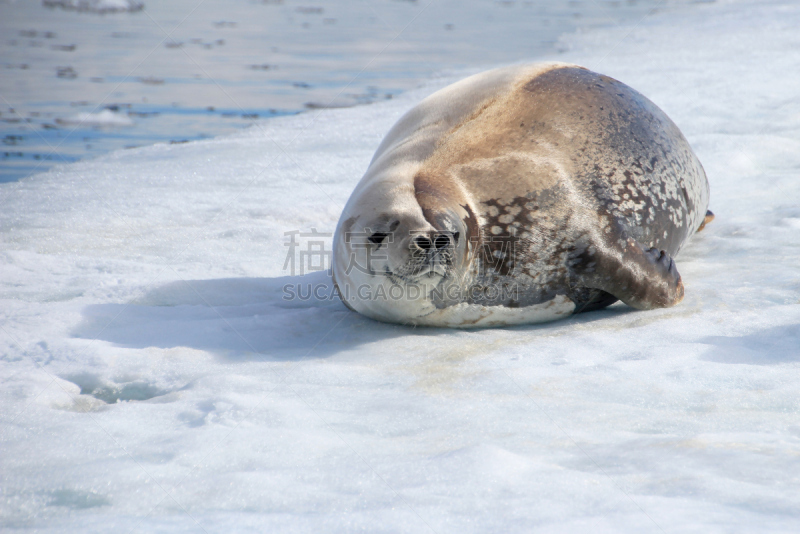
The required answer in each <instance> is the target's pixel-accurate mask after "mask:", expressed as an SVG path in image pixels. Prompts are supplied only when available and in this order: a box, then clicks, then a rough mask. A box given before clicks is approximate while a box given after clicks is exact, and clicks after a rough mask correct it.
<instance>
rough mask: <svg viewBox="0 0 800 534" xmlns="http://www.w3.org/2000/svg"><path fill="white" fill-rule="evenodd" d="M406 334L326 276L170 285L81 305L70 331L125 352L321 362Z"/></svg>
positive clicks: (173, 283) (205, 281) (176, 283)
mask: <svg viewBox="0 0 800 534" xmlns="http://www.w3.org/2000/svg"><path fill="white" fill-rule="evenodd" d="M409 333H410V329H409V328H408V327H403V326H400V325H389V324H383V323H379V322H376V321H373V320H371V319H368V318H366V317H363V316H361V315H359V314H357V313H354V312H352V311H350V310H348V309H347V308H345V306H344V305H343V304H342V303H341V301H340V300H339V299H338V298H336V297H334V293H333V284H332V282H331V279H330V277H329V276H328V275H327V273H325V272H319V273H312V274H310V275H306V276H294V277H280V278H228V279H217V280H188V281H183V280H179V281H175V282H170V283H168V284H166V285H163V286H160V287H158V288H155V289H153V290H151V291H149V292H148V293H147V294H145V295H144V296H143V297H141V298H138V299H136V300H134V301H132V302H129V303H127V304H98V305H92V306H88V307H86V308H85V309H84V310H83V320H82V321H81V323H80V324H79V325H78V326H77V327H76V328H75V329H74V331H73V332H72V334H73V336H74V337H78V338H86V339H101V340H105V341H109V342H112V343H115V344H116V345H119V346H123V347H131V348H145V347H160V348H173V347H189V348H194V349H199V350H204V351H209V352H213V353H216V354H219V355H220V356H221V357H224V358H229V359H233V360H236V361H242V360H249V359H265V360H288V359H298V358H306V357H308V358H314V357H326V356H329V355H331V354H335V353H337V352H341V351H344V350H347V349H348V348H352V347H354V346H358V345H363V344H367V343H371V342H373V341H379V340H385V339H388V338H392V337H395V336H400V335H407V334H409Z"/></svg>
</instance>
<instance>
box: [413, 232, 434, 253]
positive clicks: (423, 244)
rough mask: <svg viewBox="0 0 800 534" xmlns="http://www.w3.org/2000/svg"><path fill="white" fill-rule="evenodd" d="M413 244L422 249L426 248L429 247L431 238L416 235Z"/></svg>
mask: <svg viewBox="0 0 800 534" xmlns="http://www.w3.org/2000/svg"><path fill="white" fill-rule="evenodd" d="M414 244H415V245H417V247H419V248H421V249H422V250H428V249H429V248H431V244H432V243H431V240H430V239H428V238H427V237H425V236H422V235H418V236H417V237H415V238H414Z"/></svg>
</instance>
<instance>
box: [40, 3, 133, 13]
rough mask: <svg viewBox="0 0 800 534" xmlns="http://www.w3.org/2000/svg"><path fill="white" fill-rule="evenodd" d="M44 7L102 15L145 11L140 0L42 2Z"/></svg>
mask: <svg viewBox="0 0 800 534" xmlns="http://www.w3.org/2000/svg"><path fill="white" fill-rule="evenodd" d="M42 5H44V6H46V7H51V8H52V7H60V8H62V9H66V10H72V11H79V12H84V11H85V12H89V13H99V14H101V15H104V14H106V13H121V12H125V11H129V12H136V11H141V10H142V9H144V3H143V2H139V1H138V0H42Z"/></svg>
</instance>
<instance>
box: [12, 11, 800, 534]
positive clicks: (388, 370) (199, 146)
mask: <svg viewBox="0 0 800 534" xmlns="http://www.w3.org/2000/svg"><path fill="white" fill-rule="evenodd" d="M798 27H800V4H798V3H797V2H794V1H792V0H785V1H765V0H750V1H745V0H743V1H736V0H725V1H719V2H716V3H710V4H703V5H699V6H695V7H693V8H691V9H686V10H682V11H681V12H679V13H677V12H676V13H659V14H655V15H653V16H650V17H647V18H645V19H643V20H642V21H640V22H639V23H638V24H631V25H627V26H621V27H613V28H607V29H602V30H595V31H592V32H590V33H585V34H582V35H572V36H569V37H568V38H567V39H566V40H565V44H566V45H568V46H569V51H567V52H566V53H563V54H559V55H558V56H557V57H556V58H555V59H559V60H567V61H573V62H576V63H580V64H583V65H585V66H587V67H589V68H591V69H593V70H596V71H599V72H603V73H605V74H608V75H610V76H613V77H615V78H617V79H620V80H622V81H623V82H625V83H627V84H629V85H631V86H632V87H634V88H636V89H637V90H639V91H640V92H642V93H643V94H645V95H647V96H648V97H649V98H650V99H652V100H653V101H654V102H655V103H656V104H658V105H659V106H661V107H662V108H663V109H664V110H665V111H666V112H667V114H668V115H669V116H670V117H672V119H673V120H674V121H675V122H676V123H677V124H678V125H679V126H680V127H681V129H682V130H683V132H684V134H685V135H686V136H687V138H688V139H689V141H690V142H691V143H692V145H693V147H694V148H695V150H696V152H697V154H698V156H699V157H700V160H701V161H702V162H703V164H704V166H705V168H706V171H707V173H708V176H709V180H710V183H711V209H712V210H713V211H714V212H715V213H716V215H717V219H716V220H715V221H714V222H713V223H712V224H711V225H709V226H708V227H707V228H706V230H704V231H703V232H702V233H701V234H698V235H697V236H696V237H695V238H694V240H693V241H692V242H691V244H690V245H689V246H687V247H686V248H685V249H684V251H683V252H682V253H681V255H680V256H679V257H678V258H677V263H678V268H679V270H680V272H681V274H682V276H683V280H684V283H685V286H686V298H685V300H684V302H683V303H681V304H680V305H678V306H676V307H674V308H671V309H664V310H656V311H649V312H640V311H634V310H632V309H630V308H628V307H626V306H624V305H622V304H615V305H614V306H612V307H611V308H609V309H607V310H604V311H599V312H593V313H587V314H581V315H578V316H573V317H571V318H569V319H566V320H563V321H561V322H553V323H547V324H543V325H536V326H527V327H516V328H505V329H491V330H475V331H455V330H439V329H423V328H419V329H411V328H406V327H402V326H396V325H386V324H381V323H376V322H373V321H371V320H369V319H366V318H364V317H361V316H359V315H357V314H355V313H353V312H350V311H348V310H347V309H345V307H344V306H343V305H342V304H341V303H340V302H338V301H335V300H330V299H327V298H325V295H323V294H319V295H320V296H321V297H322V298H312V299H300V298H296V299H294V300H288V301H287V300H284V299H283V296H284V291H283V289H282V288H283V286H284V285H285V284H298V283H302V284H305V285H307V284H316V285H317V287H322V286H323V285H325V284H329V283H330V282H329V280H328V279H327V278H326V274H325V273H324V272H312V273H311V274H307V275H305V277H304V278H300V277H299V276H295V277H291V276H289V273H288V272H287V270H285V269H284V266H285V264H286V256H287V251H289V250H290V248H291V247H287V246H285V245H286V244H287V238H286V236H285V235H284V233H285V232H292V231H296V230H299V231H302V232H304V233H311V231H312V229H316V230H317V231H318V232H319V233H329V232H332V231H333V229H334V227H335V224H336V221H337V219H338V217H339V214H340V211H341V209H342V207H343V205H344V203H345V201H346V200H347V198H348V196H349V194H350V192H351V190H352V188H353V187H354V185H355V184H356V182H357V181H358V179H359V178H360V177H361V174H362V173H363V172H364V170H365V169H366V167H367V165H368V163H369V160H370V157H371V155H372V152H373V150H374V149H375V148H376V147H377V145H378V143H379V142H380V140H381V138H382V136H383V135H384V133H385V132H386V131H387V130H388V129H389V127H390V126H391V125H392V123H393V122H394V121H395V120H396V119H397V118H399V117H400V115H401V114H402V113H403V112H404V111H406V110H407V109H409V108H410V107H411V106H413V105H414V104H415V103H416V102H418V101H419V100H420V99H421V98H423V97H424V96H425V95H427V94H429V93H431V92H432V91H434V90H435V89H437V88H439V87H441V86H443V85H444V84H446V83H449V82H450V81H452V80H451V79H447V80H445V79H437V80H434V81H431V82H429V83H428V84H427V85H425V86H424V87H423V88H421V89H419V90H417V91H413V92H410V93H406V94H404V95H402V96H400V97H399V98H396V99H394V100H391V101H387V102H382V103H379V104H374V105H370V106H362V107H356V108H350V109H334V110H321V111H313V112H308V113H305V114H302V115H299V116H294V117H284V118H276V119H271V120H268V121H263V122H261V123H260V125H259V127H257V128H251V129H249V130H247V131H245V132H243V133H241V134H238V135H235V136H230V137H223V138H219V139H214V140H209V141H200V142H193V143H187V144H178V145H156V146H151V147H147V148H140V149H133V150H125V151H119V152H115V153H112V154H110V155H108V156H106V157H102V158H99V159H97V160H93V161H84V162H79V163H75V164H71V165H67V166H62V167H57V168H55V169H54V170H52V171H50V172H48V173H46V174H40V175H37V176H34V177H32V178H28V179H25V180H22V181H20V182H17V183H7V184H2V185H1V186H0V235H1V236H2V237H0V239H1V240H2V245H0V247H1V251H0V298H1V299H2V300H0V326H1V328H0V348H1V350H0V354H2V359H1V360H0V361H1V362H2V363H0V377H2V386H1V387H0V399H1V400H0V406H1V407H2V410H1V412H2V413H0V428H1V429H2V431H1V433H0V436H1V438H0V439H1V440H0V480H2V482H0V492H2V498H1V499H0V527H2V529H3V530H4V531H6V532H16V531H31V532H32V531H36V532H98V533H99V532H104V533H105V532H114V533H116V532H122V533H129V532H142V533H153V532H170V533H172V532H200V533H212V532H219V533H231V532H253V533H256V532H258V533H261V532H353V531H367V532H414V533H416V532H436V533H445V532H448V533H449V532H453V533H464V532H476V533H478V532H559V533H561V532H578V533H586V532H591V533H603V532H608V533H619V532H675V533H678V532H680V533H685V532H697V533H713V532H726V533H731V532H741V533H751V532H786V533H789V532H798V531H800V91H798V88H800V69H798V65H800V32H798V31H797V28H798ZM466 74H468V73H465V75H466ZM301 237H302V236H301ZM303 239H305V241H303ZM326 242H327V243H329V242H330V239H329V238H327V241H326ZM299 243H301V245H302V246H304V247H305V246H306V244H311V241H309V239H308V238H307V237H302V239H300V240H299ZM305 291H306V290H305V289H304V292H305Z"/></svg>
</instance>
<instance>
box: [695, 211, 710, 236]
mask: <svg viewBox="0 0 800 534" xmlns="http://www.w3.org/2000/svg"><path fill="white" fill-rule="evenodd" d="M713 220H714V214H713V213H711V210H706V217H705V219H703V222H702V223H700V228H698V229H697V231H698V232H699V231H700V230H702V229H703V228H705V227H706V225H707V224H708V223H710V222H711V221H713Z"/></svg>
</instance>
